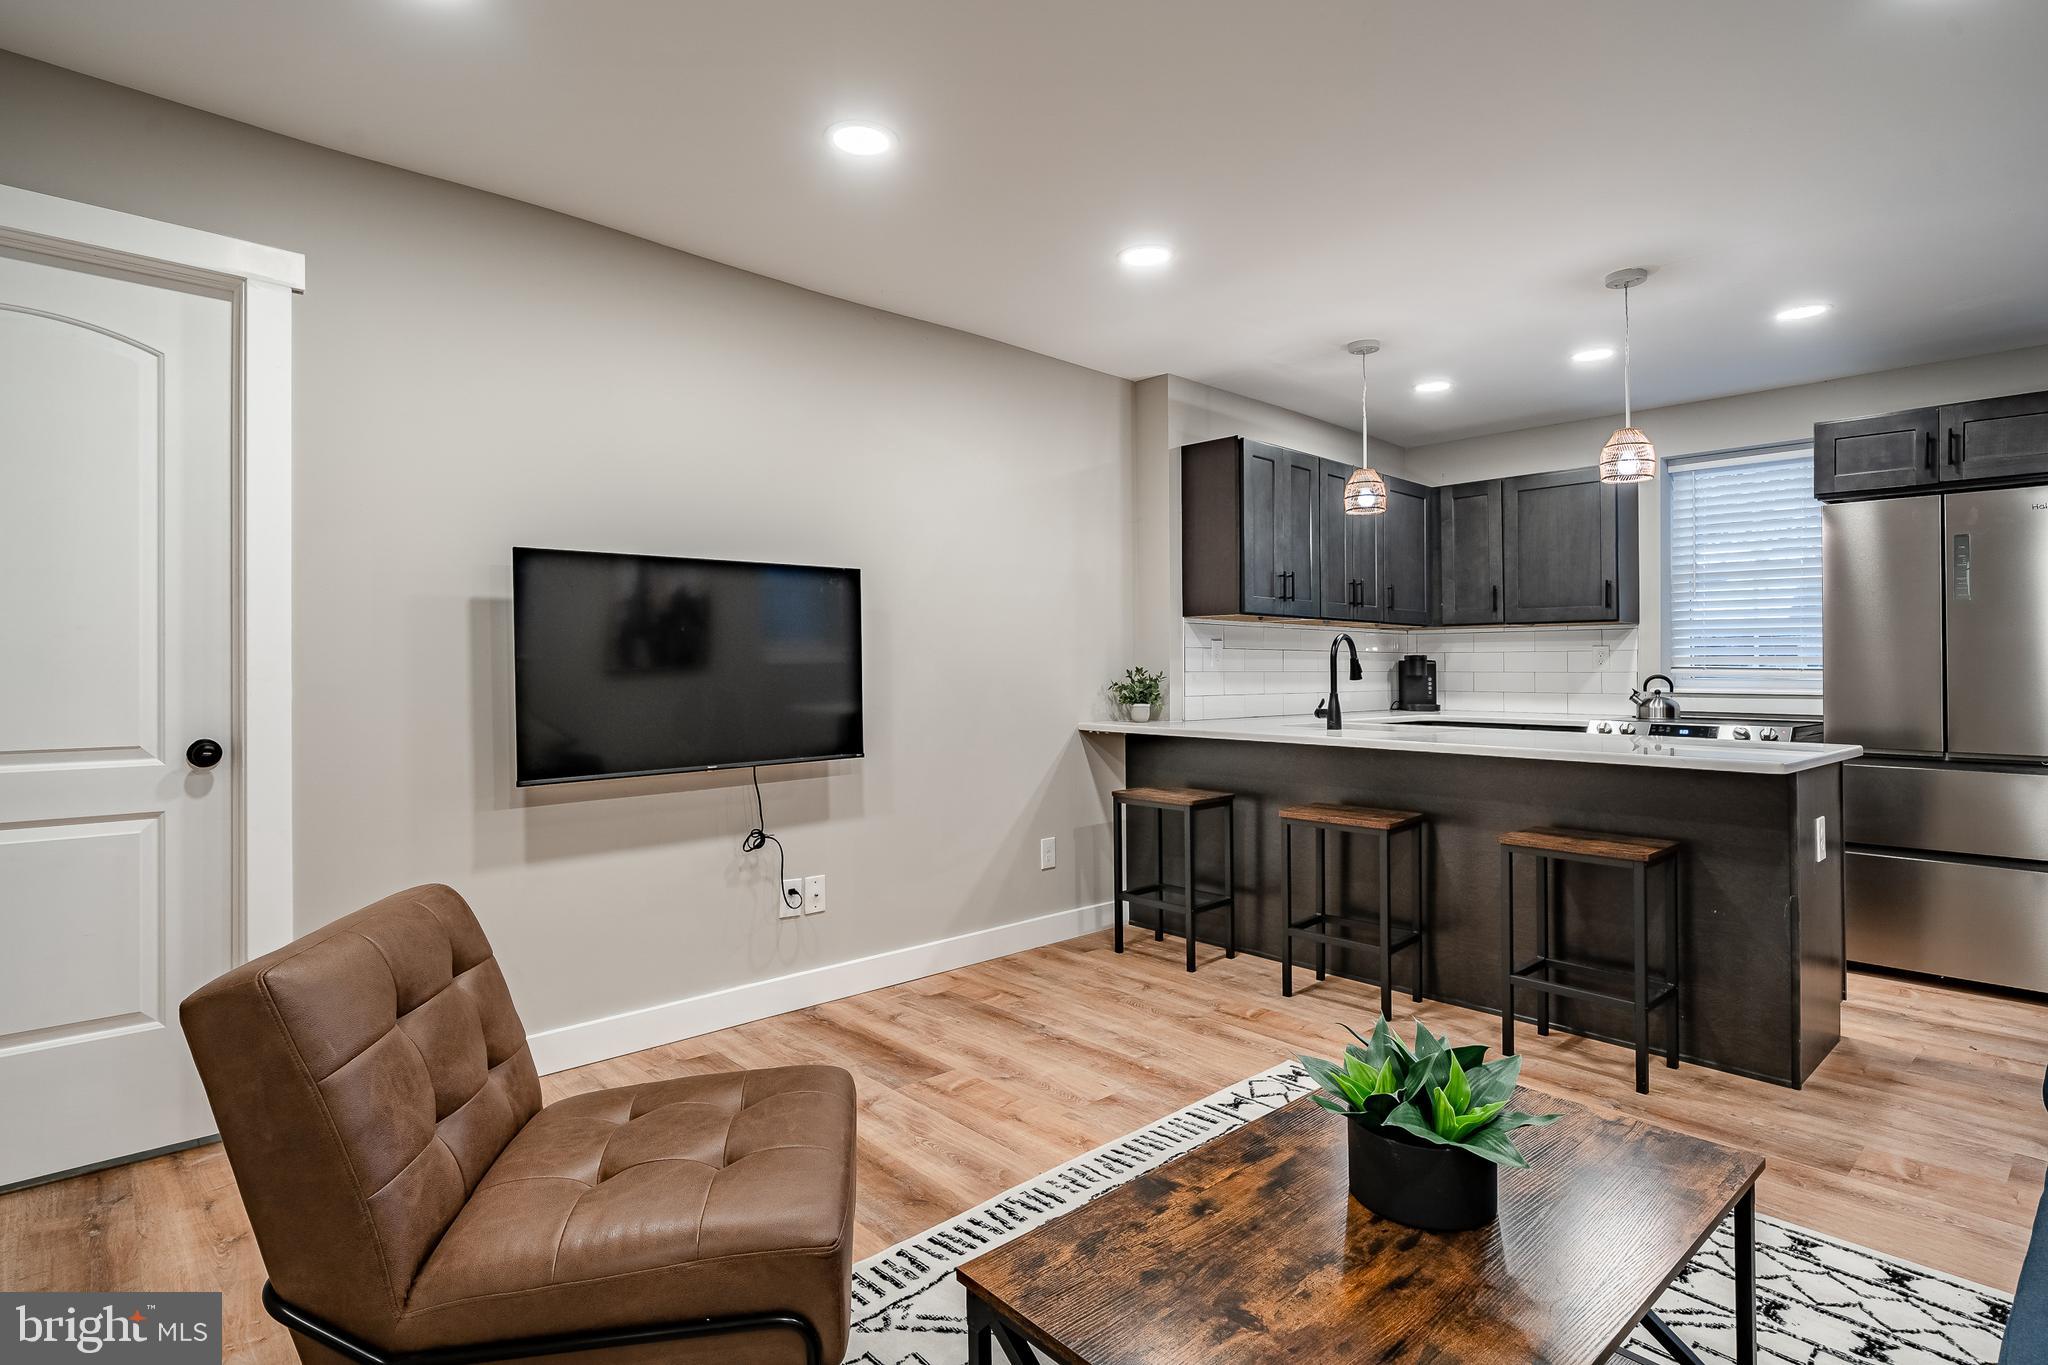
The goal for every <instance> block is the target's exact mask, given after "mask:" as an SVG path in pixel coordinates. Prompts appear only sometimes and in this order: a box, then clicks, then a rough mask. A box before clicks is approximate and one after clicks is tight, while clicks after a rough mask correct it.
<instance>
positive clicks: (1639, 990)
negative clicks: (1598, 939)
mask: <svg viewBox="0 0 2048 1365" xmlns="http://www.w3.org/2000/svg"><path fill="white" fill-rule="evenodd" d="M1630 877H1631V880H1632V881H1633V883H1634V889H1635V930H1636V991H1635V1000H1634V1002H1633V1004H1634V1007H1635V1026H1636V1093H1637V1094H1638V1095H1647V1094H1649V1093H1650V1008H1649V1000H1650V943H1649V938H1650V896H1649V879H1648V871H1647V869H1645V868H1644V866H1643V865H1642V864H1641V863H1637V864H1636V865H1635V869H1634V871H1633V872H1632V873H1631V874H1630Z"/></svg>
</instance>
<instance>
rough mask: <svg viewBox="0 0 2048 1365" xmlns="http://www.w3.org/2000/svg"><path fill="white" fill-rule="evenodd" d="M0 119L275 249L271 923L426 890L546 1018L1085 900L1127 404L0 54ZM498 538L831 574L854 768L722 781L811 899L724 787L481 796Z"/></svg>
mask: <svg viewBox="0 0 2048 1365" xmlns="http://www.w3.org/2000/svg"><path fill="white" fill-rule="evenodd" d="M0 128H5V129H6V136H5V137H4V138H0V182H5V183H8V184H13V185H19V186H23V187H26V188H29V189H33V190H39V191H42V192H45V193H49V194H55V195H61V196H65V197H68V198H72V199H78V200H83V201H86V202H90V203H94V204H101V205H105V206H108V207H111V208H115V209H121V210H125V211H128V212H132V213H138V214H144V215H147V216H150V217H154V218H160V219H164V220H167V221H170V222H174V223H181V224H186V225H189V226H192V227H197V228H203V229H208V230H211V231H214V232H221V233H227V234H230V235H233V236H236V237H243V238H249V239H253V240H255V241H259V242H263V243H267V244H270V245H274V246H278V247H284V248H288V249H291V250H295V251H301V252H304V253H305V254H306V257H307V276H308V286H307V292H306V295H305V296H304V298H302V299H301V300H300V301H299V303H298V307H297V370H296V384H297V395H296V403H295V409H296V441H297V479H296V484H297V489H298V510H297V517H296V521H295V531H296V537H297V571H298V577H297V589H296V598H295V605H296V610H297V649H296V667H297V677H298V687H299V691H298V696H297V701H296V721H297V726H298V735H299V748H298V754H297V761H298V778H297V788H298V790H297V800H298V829H297V838H298V853H299V866H298V876H297V889H298V896H297V902H298V903H297V922H298V924H299V926H300V928H301V929H305V928H310V927H312V926H314V925H317V924H319V923H322V922H324V921H325V920H327V919H329V918H332V917H333V916H335V915H338V914H341V913H343V912H345V911H348V910H351V909H353V908H355V907H357V906H358V905H361V904H362V903H364V902H366V901H368V900H371V899H373V898H375V897H377V896H380V895H382V894H384V893H386V892H389V891H392V890H394V889H397V888H399V887H403V886H406V885H408V884H411V883H415V882H420V881H426V880H442V881H447V882H449V883H452V884H453V885H455V886H456V887H457V888H458V889H460V890H461V891H462V892H463V893H464V894H466V895H467V896H468V897H469V898H470V899H471V901H472V902H473V903H474V904H475V906H476V908H477V910H478V913H479V914H480V915H481V916H482V918H483V921H484V923H485V925H486V926H487V928H488V930H489V932H490V934H491V936H492V939H493V941H494V942H495V944H496V946H497V948H498V951H499V953H500V956H501V957H502V958H503V959H504V963H505V968H506V972H507V975H508V976H509V977H510V979H511V985H512V989H513V994H514V996H515V998H516V999H517V1000H518V1002H519V1004H520V1007H521V1010H522V1012H523V1014H524V1016H525V1019H526V1023H527V1025H528V1027H529V1028H530V1029H534V1030H544V1029H548V1028H551V1027H559V1026H563V1025H569V1024H574V1023H577V1022H580V1021H584V1020H589V1019H592V1018H595V1017H597V1016H602V1015H610V1014H614V1013H617V1012H620V1011H625V1010H631V1009H635V1008H640V1007H645V1006H651V1005H656V1004H659V1003H661V1002H666V1001H673V1000H676V999H679V998H682V997H689V996H694V995H698V994H700V993H704V992H709V991H714V990H719V989H723V988H729V987H733V986H736V985H740V984H743V983H747V982H751V981H759V980H762V979H765V978H771V977H776V976H779V975H781V974H785V973H789V972H792V971H797V970H799V969H808V968H816V967H820V966H824V965H827V964H833V963H842V962H845V961H847V960H849V959H855V958H860V957H862V956H863V955H867V954H873V953H877V952H883V951H887V950H891V949H896V948H902V947H905V946H907V945H913V944H918V943H924V942H927V941H930V940H934V939H939V938H943V937H946V936H949V935H957V934H962V933H972V932H974V931H978V930H986V929H989V928H991V927H993V926H999V925H1004V924H1010V923H1014V922H1017V921H1021V920H1026V919H1029V918H1031V917H1035V916H1041V915H1045V914H1048V913H1050V912H1058V911H1070V910H1072V909H1073V908H1075V907H1077V906H1085V905H1092V904H1094V903H1096V902H1099V901H1101V900H1104V899H1106V898H1107V895H1108V893H1107V890H1106V887H1105V882H1106V877H1107V869H1108V863H1109V855H1108V851H1107V826H1106V822H1107V815H1106V812H1105V810H1104V807H1103V796H1102V793H1101V788H1100V786H1099V783H1098V780H1097V779H1098V774H1097V773H1096V772H1095V771H1093V769H1092V768H1091V764H1092V763H1099V762H1102V761H1103V760H1102V759H1101V756H1100V755H1099V753H1097V752H1096V751H1093V750H1090V749H1088V748H1087V747H1086V746H1084V745H1083V744H1082V743H1081V742H1080V740H1079V739H1078V738H1077V737H1076V735H1075V732H1074V721H1075V718H1076V717H1077V715H1079V714H1081V713H1082V712H1083V711H1084V709H1085V708H1087V707H1088V706H1090V705H1091V704H1092V703H1093V701H1094V699H1095V698H1096V697H1097V696H1098V695H1099V691H1100V688H1101V687H1102V685H1103V684H1104V683H1105V682H1106V681H1107V680H1108V679H1109V678H1110V677H1111V676H1112V674H1113V671H1114V670H1115V669H1118V668H1121V667H1122V666H1123V664H1124V663H1125V661H1126V659H1127V656H1128V655H1129V654H1130V652H1131V651H1130V634H1131V631H1130V616H1129V604H1128V598H1127V596H1126V594H1125V592H1124V591H1123V590H1122V588H1121V586H1120V585H1121V584H1122V583H1123V582H1124V581H1125V579H1126V577H1127V576H1128V573H1129V570H1130V560H1129V554H1128V550H1127V536H1126V528H1127V526H1128V525H1129V523H1130V520H1131V505H1130V497H1131V490H1130V487H1129V477H1130V470H1129V451H1130V444H1131V439H1132V438H1131V429H1132V418H1133V413H1132V406H1131V385H1130V384H1129V383H1127V382H1126V381H1123V380H1121V379H1116V378H1112V377H1110V376H1107V375H1102V374H1097V373H1094V372H1092V371H1088V370H1084V369H1080V368H1077V367H1075V366H1072V365H1067V364H1063V363H1060V362H1056V361H1053V360H1050V359H1047V358H1045V357H1042V356H1038V355H1034V354H1030V353H1027V352H1024V351H1019V350H1016V349H1013V348H1010V347H1006V346H1002V345H998V344H996V343H994V342H990V341H986V340H982V339H978V338H975V337H971V336H966V335H963V334H961V333H958V332H953V331H948V330H944V329H941V328H938V327H934V326H930V325H927V324H924V323H919V322H915V321H912V320H910V319H907V318H903V317H898V316H895V315H891V314H887V313H881V312H876V311H873V310H871V309H866V308H861V307H857V306H854V305H852V304H848V303H844V302H840V301H837V300H833V299H829V298H825V297H822V296H820V295H816V294H811V293H807V292H805V291H803V290H800V289H797V288H794V287H791V286H788V285H784V284H779V283H775V282H772V281H769V280H766V279H763V278H760V277H758V276H752V275H748V274H744V273H742V272H739V271H736V270H732V269H728V268H726V267H723V266H718V265H715V264H712V263H710V262H707V261H704V260H700V259H697V258H695V257H691V256H686V255H682V254H679V253H677V252H674V251H670V250H667V249H665V248H661V247H657V246H654V245H651V244H649V243H647V242H643V241H640V240H637V239H634V238H631V237H627V236H624V235H621V234H619V233H615V232H611V231H607V230H604V229H600V228H597V227H594V226H591V225H590V224H587V223H583V222H579V221H577V220H574V219H570V218H566V217H562V216H560V215H557V214H553V213H548V212H544V211H542V210H539V209H535V208H531V207H528V206H525V205H521V204H517V203H514V202H512V201H509V200H504V199H499V198H496V197H493V196H490V195H486V194H482V193H477V192H474V191H470V190H466V189H461V188H458V187H456V186H453V185H449V184H446V183H443V182H439V181H435V180H431V179H427V178H424V177H420V176H416V175H411V174H407V173H404V172H400V171H396V170H392V169H390V168H388V167H383V166H379V165H376V164H373V163H370V162H366V161H361V160H357V159H354V158H351V157H347V156H344V155H340V154H337V153H333V152H328V151H323V150H320V149H317V148H314V147H311V146H307V145H305V144H302V143H297V142H293V141H290V140H288V139H285V138H282V137H278V136H274V135H271V134H268V133H263V132H260V131H257V130H254V129H251V128H248V127H246V126H243V125H239V124H235V123H232V122H228V121H226V120H222V119H218V118H214V117H212V116H209V115H204V114H200V113H197V112H195V111H192V110H190V109H186V108H182V107H179V106H176V105H172V104H168V103H164V102H162V101H158V100H155V99H151V98H148V97H146V96H142V95H139V94H136V93H134V92H131V91H127V90H123V89H120V88H118V87H114V86H109V85H105V84H101V83H98V82H95V81H91V80H87V79H84V78H82V77H79V76H76V75H72V74H70V73H66V72H62V71H59V70H57V69H56V68H53V67H48V66H42V65H38V64H35V63H31V62H27V61H25V60H22V59H20V58H17V57H13V56H10V55H7V54H4V53H0ZM514 544H535V545H559V546H572V547H586V548H594V549H619V550H639V551H649V552H655V553H673V554H695V555H709V556H729V557H734V558H745V559H765V560H795V561H808V562H816V563H824V564H845V565H854V566H858V567H859V568H860V569H861V570H862V572H863V591H864V595H865V606H866V646H867V649H866V689H867V705H868V714H867V745H868V754H869V756H868V757H867V758H866V759H864V760H860V761H855V762H847V763H842V764H835V765H832V766H831V767H830V769H829V770H827V769H824V768H821V767H817V766H808V767H797V768H789V769H772V770H768V771H766V772H764V773H763V779H764V781H763V786H764V787H765V789H766V800H767V813H768V824H769V828H770V829H771V830H772V831H773V832H775V833H777V834H779V835H780V836H781V837H782V838H783V840H784V841H785V842H786V843H787V845H788V849H789V870H790V872H791V873H793V874H818V873H822V874H825V875H826V876H827V877H828V878H829V886H830V893H829V898H828V899H829V905H830V908H829V910H828V911H827V913H826V914H824V915H823V916H820V917H816V918H807V919H803V920H797V921H789V922H782V921H778V920H777V918H776V915H775V902H776V892H775V890H774V888H773V886H772V881H773V878H774V876H775V859H774V855H773V851H772V849H771V850H769V851H767V852H764V853H761V854H755V855H742V854H740V853H739V852H738V844H739V840H740V837H741V835H742V834H743V833H745V831H746V830H747V829H748V828H749V827H750V826H751V825H752V824H753V819H754V810H753V795H752V793H751V791H750V790H749V789H748V787H747V786H746V782H745V778H744V776H734V775H731V774H725V775H717V776H700V777H686V778H677V779H651V780H644V781H638V782H632V783H608V784H590V785H585V786H578V787H573V788H554V789H544V790H543V791H541V792H537V793H534V794H530V795H524V796H522V795H521V794H519V793H517V792H516V791H515V790H514V788H513V787H512V785H511V783H512V768H511V753H510V735H511V718H510V716H509V714H508V703H509V695H510V684H509V678H508V667H509V661H510V647H509V639H508V622H509V616H508V602H507V596H508V592H509V586H510V583H509V563H508V560H509V550H510V547H511V546H512V545H514ZM1043 835H1053V836H1056V837H1057V838H1058V840H1059V866H1058V868H1057V869H1056V870H1054V871H1050V872H1040V871H1039V870H1038V841H1039V839H1040V837H1041V836H1043ZM1011 937H1012V938H1013V939H1014V935H1012V936H1011Z"/></svg>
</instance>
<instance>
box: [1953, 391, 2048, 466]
mask: <svg viewBox="0 0 2048 1365" xmlns="http://www.w3.org/2000/svg"><path fill="white" fill-rule="evenodd" d="M1941 429H1942V444H1943V450H1942V466H1941V478H1942V481H1943V482H1944V483H1947V482H1950V481H1956V482H1965V481H1975V480H1985V479H2035V478H2039V477H2041V476H2042V475H2043V474H2048V393H2023V394H2019V395H2016V396H2014V397H2011V398H1985V399H1982V400H1980V401H1978V402H1975V403H1957V404H1954V405H1952V406H1950V407H1945V408H1943V409H1941Z"/></svg>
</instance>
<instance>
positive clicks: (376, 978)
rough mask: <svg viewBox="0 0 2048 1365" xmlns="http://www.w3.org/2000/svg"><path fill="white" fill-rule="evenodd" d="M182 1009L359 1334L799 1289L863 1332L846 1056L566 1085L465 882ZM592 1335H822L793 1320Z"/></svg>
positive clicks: (258, 1175) (218, 1109)
mask: <svg viewBox="0 0 2048 1365" xmlns="http://www.w3.org/2000/svg"><path fill="white" fill-rule="evenodd" d="M180 1017H181V1019H182V1021H183V1023H184V1026H185V1032H186V1036H187V1038H188V1040H189V1041H190V1043H191V1047H192V1053H193V1056H194V1058H195V1059H196V1060H197V1062H198V1064H199V1071H200V1075H201V1077H202V1079H203V1080H204V1081H205V1083H206V1089H207V1094H208V1097H209V1098H210V1099H211V1101H212V1103H213V1109H214V1116H215V1118H216V1120H217V1121H218V1122H219V1124H220V1129H221V1137H222V1140H223V1142H224V1143H225V1144H226V1147H227V1153H228V1159H229V1162H230V1164H231V1165H232V1166H233V1167H234V1171H235V1177H236V1182H237V1184H238V1185H239V1186H240V1188H241V1192H242V1197H243V1201H244V1203H245V1204H246V1205H247V1207H248V1211H249V1218H250V1222H251V1224H252V1225H253V1226H254V1228H255V1232H256V1239H257V1243H258V1245H259V1246H260V1248H261V1249H262V1252H263V1257H264V1261H265V1264H266V1266H267V1267H268V1269H269V1272H270V1276H271V1282H272V1283H273V1285H275V1287H276V1289H277V1291H278V1293H279V1294H280V1295H282V1296H283V1297H284V1298H285V1299H286V1300H288V1301H289V1302H290V1303H292V1304H293V1305H295V1306H296V1307H298V1308H300V1309H302V1310H304V1311H306V1312H308V1313H311V1314H312V1315H313V1316H315V1317H317V1318H320V1319H323V1320H325V1321H326V1322H328V1323H331V1324H333V1325H334V1326H336V1327H339V1328H340V1329H342V1330H343V1331H345V1332H348V1333H350V1334H352V1335H354V1336H356V1337H359V1338H361V1339H362V1340H364V1341H367V1342H370V1343H372V1344H374V1345H376V1346H377V1347H379V1348H382V1349H383V1350H386V1351H396V1352H405V1351H414V1350H422V1349H427V1348H431V1347H439V1346H455V1345H473V1344H477V1343H489V1342H496V1341H507V1340H513V1339H518V1338H523V1337H534V1336H549V1335H554V1334H558V1333H565V1332H577V1331H590V1330H601V1329H606V1328H616V1327H626V1326H638V1325H648V1324H663V1323H673V1322H680V1321H685V1320H690V1319H697V1318H706V1317H727V1316H733V1315H739V1314H748V1313H769V1312H789V1311H794V1312H796V1313H799V1314H801V1315H802V1316H803V1317H805V1318H806V1319H807V1320H808V1321H810V1322H811V1323H812V1325H813V1326H814V1327H815V1328H816V1329H817V1331H818V1334H819V1336H820V1338H821V1339H822V1343H823V1346H824V1349H825V1358H826V1359H827V1360H837V1359H838V1358H839V1356H840V1354H841V1353H842V1352H843V1350H844V1349H845V1339H846V1323H847V1314H848V1272H849V1270H850V1261H851V1254H852V1218H853V1142H854V1094H853V1082H852V1079H851V1078H850V1077H848V1076H847V1074H846V1073H845V1072H844V1071H841V1070H839V1069H838V1068H836V1067H782V1068H777V1069H773V1070H765V1071H747V1072H735V1073H729V1074H724V1075H716V1076H692V1077H685V1078H682V1079H677V1080H667V1081H655V1082H651V1083H648V1084H644V1085H633V1086H624V1087H620V1088H618V1089H612V1090H600V1091H594V1092H591V1093H589V1094H583V1095H577V1096H574V1097H572V1098H569V1099H564V1100H561V1101H558V1102H556V1103H555V1104H552V1105H547V1106H545V1107H543V1106H542V1104H541V1099H540V1083H539V1079H538V1077H537V1076H536V1074H535V1072H534V1066H533V1058H532V1055H531V1054H530V1052H529V1051H528V1049H527V1044H526V1031H525V1028H524V1027H523V1026H522V1025H521V1024H520V1021H519V1016H518V1014H517V1012H516V1011H515V1010H514V1009H513V1007H512V1000H511V996H510V994H509V992H508V991H507V990H506V987H505V980H504V977H503V975H502V974H501V973H500V972H499V969H498V964H497V961H496V959H495V958H494V957H493V956H492V954H491V947H490V944H489V942H488V941H487V940H486V939H485V937H484V933H483V930H482V928H481V927H480V926H479V925H478V924H477V922H476V918H475V916H474V915H473V914H472V913H471V912H470V909H469V907H468V906H467V905H466V904H464V902H463V900H462V898H461V897H460V896H458V895H456V893H455V892H454V891H452V890H450V889H449V888H447V887H445V886H423V887H415V888H414V889H412V890H410V891H405V892H401V893H399V894H398V895H396V896H391V897H389V898H387V899H385V900H382V901H379V902H377V903H376V904H375V905H372V906H370V907H368V908H367V909H364V910H360V911H357V912H356V913H355V914H353V915H349V916H347V917H345V918H343V919H340V920H336V921H335V922H334V923H332V924H330V925H328V926H326V927H325V928H323V929H320V930H318V931H316V932H314V933H312V934H309V935H307V936H306V937H304V938H301V939H299V940H297V941H296V942H294V943H292V944H290V945H288V946H286V947H285V948H282V949H280V950H279V951H277V952H275V953H271V954H269V955H268V956H266V957H262V958H259V959H257V960H256V961H254V962H250V963H248V964H246V965H244V966H242V967H240V968H237V969H236V970H235V971H232V972H230V973H228V974H227V975H225V976H223V977H221V978H220V979H219V980H217V981H214V982H213V983H211V984H209V985H207V986H205V987H204V988H202V989H201V990H199V991H197V992H196V993H194V994H193V995H192V997H191V998H190V999H188V1000H186V1001H185V1003H184V1006H183V1008H182V1010H181V1012H180ZM294 1342H295V1344H297V1346H298V1348H299V1353H300V1355H301V1357H302V1358H303V1359H305V1360H307V1361H324V1360H330V1359H338V1357H336V1356H333V1355H331V1354H329V1353H328V1352H327V1351H326V1350H325V1348H323V1347H322V1346H320V1345H318V1344H317V1343H315V1342H313V1341H311V1340H310V1339H308V1338H306V1337H303V1336H299V1335H297V1334H295V1335H294ZM556 1358H557V1359H571V1358H576V1359H580V1358H582V1353H579V1354H578V1355H577V1356H575V1357H556ZM591 1358H592V1359H603V1360H606V1361H611V1362H619V1365H623V1363H624V1362H626V1361H629V1360H643V1359H644V1360H656V1359H659V1360H668V1361H698V1360H701V1361H711V1360H717V1361H742V1360H744V1361H748V1362H754V1361H759V1362H763V1363H764V1365H767V1363H769V1362H778V1361H798V1360H802V1359H803V1351H802V1347H801V1342H800V1341H799V1340H798V1338H797V1336H796V1334H795V1333H793V1332H787V1331H784V1332H765V1333H755V1334H749V1335H747V1336H745V1337H734V1338H730V1339H722V1340H720V1339H714V1340H698V1341H680V1342H667V1343H662V1344H661V1345H660V1346H659V1347H652V1346H636V1347H632V1348H627V1349H624V1350H613V1351H608V1352H604V1353H601V1354H594V1355H592V1357H591Z"/></svg>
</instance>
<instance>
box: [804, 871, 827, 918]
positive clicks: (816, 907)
mask: <svg viewBox="0 0 2048 1365" xmlns="http://www.w3.org/2000/svg"><path fill="white" fill-rule="evenodd" d="M804 913H805V914H806V915H822V914H824V913H825V879H824V878H823V877H806V878H804Z"/></svg>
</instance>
